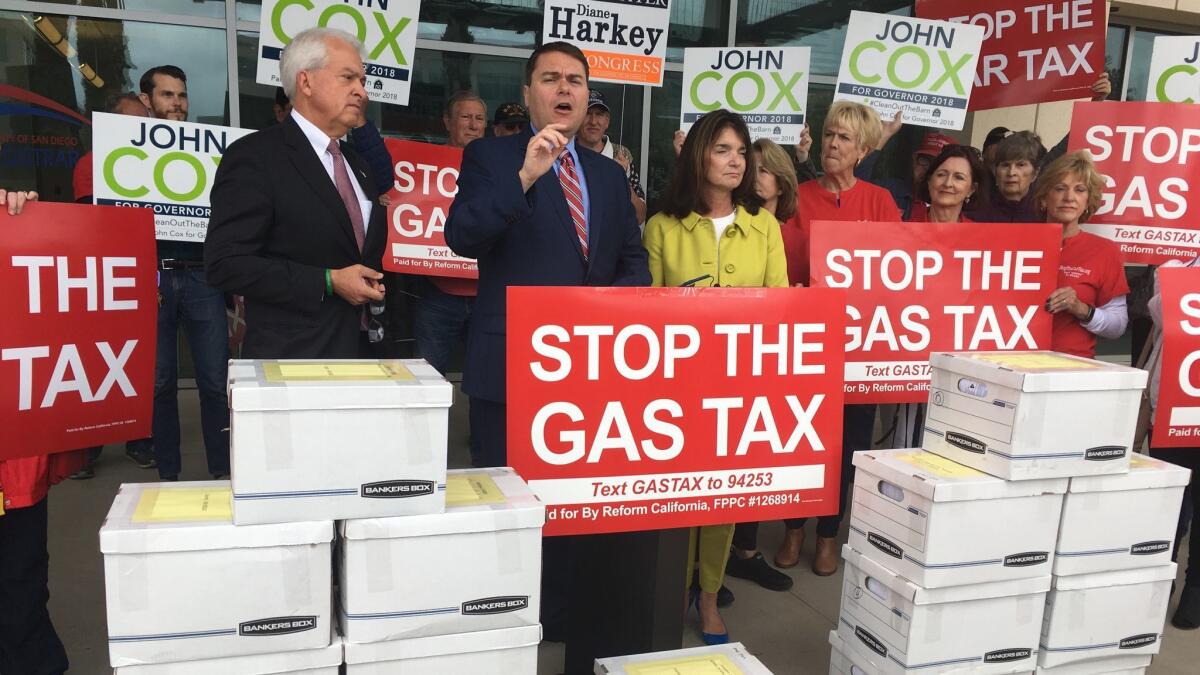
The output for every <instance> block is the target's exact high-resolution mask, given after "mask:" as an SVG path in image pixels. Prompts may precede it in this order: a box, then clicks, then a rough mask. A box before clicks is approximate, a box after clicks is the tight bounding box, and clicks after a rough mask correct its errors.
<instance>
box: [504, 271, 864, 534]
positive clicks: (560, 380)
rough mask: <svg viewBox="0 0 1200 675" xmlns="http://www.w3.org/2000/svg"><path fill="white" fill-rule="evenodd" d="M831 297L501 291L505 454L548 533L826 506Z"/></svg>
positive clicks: (836, 349)
mask: <svg viewBox="0 0 1200 675" xmlns="http://www.w3.org/2000/svg"><path fill="white" fill-rule="evenodd" d="M844 314H845V294H844V293H842V292H841V291H836V290H830V289H806V288H775V289H735V288H705V289H699V288H516V287H513V288H509V289H508V354H507V369H508V459H509V463H510V464H511V465H512V466H513V468H515V469H516V470H517V471H518V472H519V473H520V474H521V476H522V477H524V478H525V480H527V481H528V482H529V485H530V487H531V488H532V489H533V491H534V492H535V493H536V494H537V495H538V496H539V497H540V498H541V499H542V500H543V501H544V502H546V504H547V508H548V511H547V522H546V528H545V532H546V533H547V534H551V535H563V534H580V533H600V532H626V531H635V530H649V529H658V528H674V527H691V526H695V525H713V524H719V523H734V522H745V521H756V520H772V519H776V518H785V517H798V516H813V515H824V514H830V513H835V512H837V510H838V490H839V484H840V477H839V470H840V458H841V420H842V349H841V345H842V341H843V337H842V333H843V330H844V325H843V316H844Z"/></svg>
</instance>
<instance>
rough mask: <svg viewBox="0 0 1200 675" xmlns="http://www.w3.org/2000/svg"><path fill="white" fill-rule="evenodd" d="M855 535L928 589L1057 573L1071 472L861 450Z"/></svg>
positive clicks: (859, 546)
mask: <svg viewBox="0 0 1200 675" xmlns="http://www.w3.org/2000/svg"><path fill="white" fill-rule="evenodd" d="M854 466H855V467H857V470H856V471H855V476H854V501H853V504H852V505H851V507H850V540H849V543H850V545H851V546H852V547H854V548H855V549H856V550H858V551H860V552H861V553H862V554H863V555H865V556H866V557H868V558H871V559H872V560H874V561H876V562H877V563H880V564H882V565H884V566H886V567H888V568H890V569H893V570H895V571H897V572H899V573H900V574H901V575H903V576H904V577H905V578H907V579H910V580H912V581H913V582H915V583H916V584H918V585H920V586H923V587H925V588H940V587H943V586H957V585H960V584H970V583H978V582H988V581H1004V580H1009V579H1021V578H1028V577H1039V576H1046V575H1048V574H1050V569H1051V564H1052V560H1053V551H1054V541H1055V538H1056V537H1057V535H1058V517H1059V513H1060V511H1061V509H1062V499H1063V492H1065V491H1066V489H1067V480H1066V479H1065V478H1051V479H1043V480H1031V481H1020V482H1013V481H1005V480H1002V479H1000V478H996V477H995V476H989V475H987V474H985V473H983V472H980V471H977V470H975V469H972V468H970V467H966V466H963V465H961V464H957V463H955V462H952V461H950V460H948V459H946V458H945V457H940V456H938V455H935V454H932V453H929V452H924V451H922V450H870V451H862V452H856V453H854Z"/></svg>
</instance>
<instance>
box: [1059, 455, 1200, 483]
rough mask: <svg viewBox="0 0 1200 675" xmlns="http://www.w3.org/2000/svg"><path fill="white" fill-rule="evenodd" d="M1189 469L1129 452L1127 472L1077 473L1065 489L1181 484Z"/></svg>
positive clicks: (1188, 478) (1185, 479)
mask: <svg viewBox="0 0 1200 675" xmlns="http://www.w3.org/2000/svg"><path fill="white" fill-rule="evenodd" d="M1191 477H1192V472H1191V471H1189V470H1187V469H1185V468H1183V467H1182V466H1176V465H1174V464H1168V463H1167V462H1164V461H1162V460H1161V459H1155V458H1153V457H1150V456H1148V455H1141V454H1136V453H1135V454H1132V455H1130V456H1129V473H1120V474H1113V475H1109V476H1078V477H1076V478H1072V479H1071V484H1070V486H1069V487H1068V488H1067V490H1068V491H1069V492H1112V491H1117V490H1150V489H1154V488H1169V487H1182V486H1184V485H1187V484H1188V481H1189V480H1191Z"/></svg>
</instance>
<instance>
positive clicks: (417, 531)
mask: <svg viewBox="0 0 1200 675" xmlns="http://www.w3.org/2000/svg"><path fill="white" fill-rule="evenodd" d="M446 486H447V490H446V512H445V513H437V514H429V515H423V516H404V517H399V518H370V519H363V520H347V521H344V522H342V523H341V524H340V527H341V534H342V541H341V564H340V565H339V568H340V576H341V583H340V586H341V607H340V612H341V616H342V627H343V632H344V634H345V636H346V641H347V642H353V643H362V642H379V641H385V640H396V639H401V638H411V637H422V636H429V635H444V634H450V633H468V632H473V631H483V630H490V629H497V628H514V627H519V626H536V625H537V624H538V608H539V606H540V603H539V598H540V584H541V570H542V525H543V524H544V523H545V521H546V508H545V506H544V505H543V504H542V502H540V501H538V498H537V497H536V496H534V494H533V493H532V492H531V491H530V490H529V487H528V486H527V485H526V484H525V481H523V480H521V477H520V476H518V475H517V474H516V473H515V472H514V471H513V470H512V469H507V468H504V469H465V470H459V471H451V472H449V473H448V474H447V480H446Z"/></svg>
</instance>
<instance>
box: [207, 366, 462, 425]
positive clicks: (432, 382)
mask: <svg viewBox="0 0 1200 675" xmlns="http://www.w3.org/2000/svg"><path fill="white" fill-rule="evenodd" d="M453 395H454V394H453V387H452V386H451V385H450V383H449V382H447V381H446V380H445V378H443V377H442V376H441V374H440V373H438V371H437V370H436V369H434V368H433V367H432V366H430V365H429V364H428V363H426V362H425V361H424V360H422V359H395V360H370V359H359V360H344V361H328V360H326V361H311V360H290V361H277V360H268V361H259V360H253V361H251V360H234V361H230V362H229V407H230V409H231V410H233V411H234V412H241V411H272V410H339V409H342V410H345V409H353V410H361V409H364V408H435V407H442V408H444V407H448V406H449V405H450V403H451V401H452V400H453Z"/></svg>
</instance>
